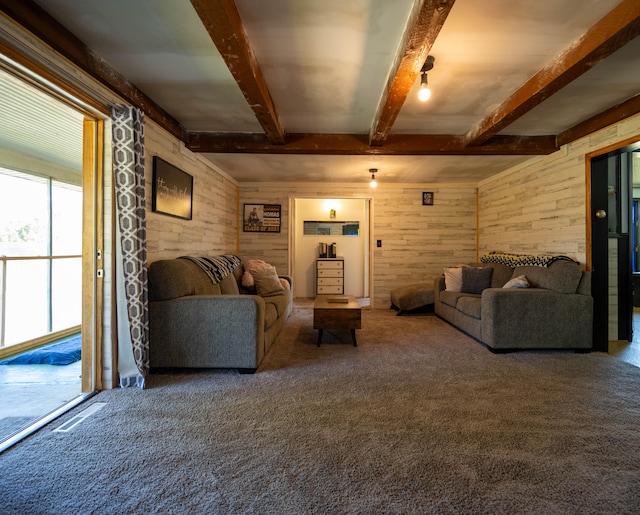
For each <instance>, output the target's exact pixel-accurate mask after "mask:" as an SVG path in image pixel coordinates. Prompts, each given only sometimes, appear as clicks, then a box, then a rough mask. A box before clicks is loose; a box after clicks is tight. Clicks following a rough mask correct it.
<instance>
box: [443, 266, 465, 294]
mask: <svg viewBox="0 0 640 515" xmlns="http://www.w3.org/2000/svg"><path fill="white" fill-rule="evenodd" d="M444 285H445V288H446V289H447V290H448V291H460V288H462V268H445V269H444Z"/></svg>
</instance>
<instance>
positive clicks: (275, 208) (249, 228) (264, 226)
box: [242, 204, 281, 232]
mask: <svg viewBox="0 0 640 515" xmlns="http://www.w3.org/2000/svg"><path fill="white" fill-rule="evenodd" d="M280 215H281V213H280V204H245V205H244V216H243V223H242V230H243V231H244V232H280Z"/></svg>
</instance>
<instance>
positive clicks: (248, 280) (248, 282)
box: [241, 270, 256, 290]
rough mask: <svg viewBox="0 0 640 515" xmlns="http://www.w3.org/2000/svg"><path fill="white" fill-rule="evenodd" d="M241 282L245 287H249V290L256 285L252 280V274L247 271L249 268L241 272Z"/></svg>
mask: <svg viewBox="0 0 640 515" xmlns="http://www.w3.org/2000/svg"><path fill="white" fill-rule="evenodd" d="M241 284H242V286H244V287H245V288H249V289H250V290H251V289H253V288H255V287H256V283H255V282H254V281H253V275H251V272H249V270H245V271H244V273H243V274H242V280H241Z"/></svg>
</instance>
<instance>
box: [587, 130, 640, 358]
mask: <svg viewBox="0 0 640 515" xmlns="http://www.w3.org/2000/svg"><path fill="white" fill-rule="evenodd" d="M632 145H640V134H639V135H636V136H634V137H630V138H626V139H625V140H622V141H620V142H617V143H613V144H611V145H608V146H606V147H604V148H601V149H599V150H596V151H593V152H589V153H587V154H586V155H585V173H586V177H585V184H586V195H585V196H586V202H585V206H586V224H585V225H586V239H585V241H586V249H585V250H586V252H585V257H586V270H587V271H591V272H594V271H595V270H596V269H597V268H598V267H600V266H601V265H600V263H599V262H598V263H596V262H594V251H595V250H596V249H595V242H594V241H593V229H594V226H593V224H594V217H595V208H596V206H594V205H593V194H594V191H593V180H592V173H593V167H592V162H593V160H594V159H597V158H599V157H602V156H604V155H606V154H609V153H612V152H616V151H621V150H623V149H624V148H625V147H629V146H632ZM629 197H630V198H629V202H631V200H632V198H633V193H632V191H630V192H629ZM630 210H631V204H629V208H628V210H627V211H628V212H627V213H625V214H626V215H628V216H629V217H630V215H631V211H630ZM607 248H608V238H607ZM630 258H631V256H626V255H625V256H618V265H619V267H620V265H623V266H625V267H626V266H628V267H630V266H631V265H630ZM603 265H604V263H603ZM604 266H606V269H607V277H608V275H609V266H608V260H607V264H606V265H604ZM630 274H631V270H630V269H629V275H630ZM592 294H594V299H593V300H594V336H595V335H596V334H597V331H598V330H600V329H602V328H599V327H596V324H598V323H601V321H600V320H599V319H598V318H597V316H596V315H597V313H598V312H599V311H600V310H602V309H607V313H608V308H603V306H602V303H605V305H606V306H608V292H607V291H606V289H605V291H604V292H603V291H602V289H601V288H599V289H598V288H597V289H596V290H595V291H594V289H593V288H592ZM629 309H631V310H633V302H630V303H629ZM628 316H629V317H631V314H629V315H628ZM625 319H626V316H625ZM608 321H609V320H608V314H607V327H606V330H607V335H608ZM605 345H606V348H605ZM593 350H594V351H601V352H607V351H608V337H607V341H606V343H605V342H599V341H598V342H597V341H596V340H595V339H594V348H593Z"/></svg>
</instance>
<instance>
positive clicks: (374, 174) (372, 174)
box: [369, 168, 378, 188]
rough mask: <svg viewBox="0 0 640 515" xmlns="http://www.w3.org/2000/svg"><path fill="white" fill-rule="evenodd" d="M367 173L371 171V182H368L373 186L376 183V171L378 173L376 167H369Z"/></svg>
mask: <svg viewBox="0 0 640 515" xmlns="http://www.w3.org/2000/svg"><path fill="white" fill-rule="evenodd" d="M369 173H371V182H370V183H369V186H371V187H372V188H375V187H376V186H377V185H378V183H377V182H376V173H378V169H377V168H369Z"/></svg>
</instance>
